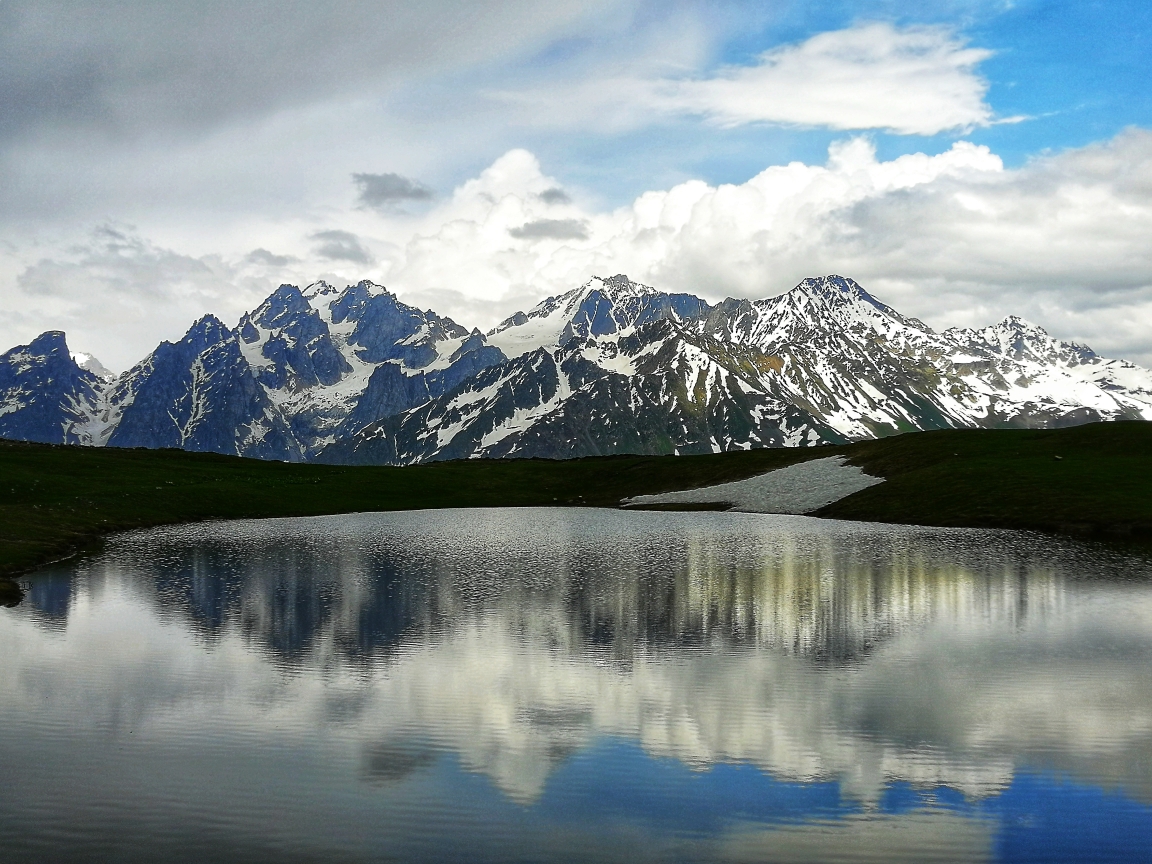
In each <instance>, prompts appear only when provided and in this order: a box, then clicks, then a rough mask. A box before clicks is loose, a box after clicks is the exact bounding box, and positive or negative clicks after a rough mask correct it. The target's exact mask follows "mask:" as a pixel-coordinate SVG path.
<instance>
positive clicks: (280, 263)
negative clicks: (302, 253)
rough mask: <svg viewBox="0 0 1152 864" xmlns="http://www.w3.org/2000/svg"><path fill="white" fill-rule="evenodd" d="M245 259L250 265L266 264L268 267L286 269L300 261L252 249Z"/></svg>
mask: <svg viewBox="0 0 1152 864" xmlns="http://www.w3.org/2000/svg"><path fill="white" fill-rule="evenodd" d="M245 258H246V260H247V261H249V262H250V263H252V264H267V265H268V266H270V267H287V266H288V265H289V264H295V263H296V262H297V261H299V260H300V259H299V258H294V257H293V256H291V255H276V254H273V253H272V252H269V251H268V250H267V249H253V250H252V251H251V252H249V253H248V254H247V255H246V256H245Z"/></svg>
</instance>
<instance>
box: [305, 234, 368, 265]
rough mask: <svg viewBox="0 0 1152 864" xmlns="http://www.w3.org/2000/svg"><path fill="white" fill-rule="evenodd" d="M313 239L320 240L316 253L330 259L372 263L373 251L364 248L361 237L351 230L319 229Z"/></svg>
mask: <svg viewBox="0 0 1152 864" xmlns="http://www.w3.org/2000/svg"><path fill="white" fill-rule="evenodd" d="M312 239H313V240H319V241H320V245H319V246H317V247H316V250H315V252H316V254H317V255H319V256H320V257H321V258H327V259H328V260H330V261H351V262H353V263H354V264H371V263H372V261H373V258H372V255H371V253H370V252H369V251H368V250H367V249H365V248H364V245H363V244H362V243H361V242H360V238H359V237H357V236H356V235H355V234H353V233H351V232H350V231H317V232H316V233H315V234H313V235H312Z"/></svg>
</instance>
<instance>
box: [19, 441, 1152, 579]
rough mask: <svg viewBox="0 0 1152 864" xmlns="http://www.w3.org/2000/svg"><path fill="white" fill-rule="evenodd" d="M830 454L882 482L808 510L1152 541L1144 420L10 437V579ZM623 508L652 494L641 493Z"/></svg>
mask: <svg viewBox="0 0 1152 864" xmlns="http://www.w3.org/2000/svg"><path fill="white" fill-rule="evenodd" d="M829 457H841V458H840V459H839V460H838V461H839V462H841V463H842V464H843V465H844V466H845V467H851V468H852V470H853V471H855V472H857V473H861V472H862V473H863V474H864V475H869V476H871V477H873V478H877V482H875V483H874V484H873V485H868V486H867V487H866V488H862V489H860V490H858V491H852V492H850V493H849V494H846V495H845V496H844V497H840V498H839V500H832V501H831V502H830V503H827V504H825V505H824V506H820V507H818V508H817V509H814V510H809V511H807V513H806V515H810V516H816V517H820V518H833V519H843V520H848V521H868V522H881V523H889V524H905V525H924V526H929V527H955V528H998V529H1018V530H1030V531H1039V532H1042V533H1047V534H1060V535H1065V536H1072V537H1077V538H1080V539H1090V540H1103V541H1106V542H1109V543H1116V542H1119V543H1121V544H1123V543H1134V544H1140V543H1144V542H1148V541H1152V423H1146V422H1141V421H1131V422H1112V423H1096V424H1089V425H1085V426H1077V427H1070V428H1065V429H1056V430H942V431H930V432H915V433H908V434H904V435H898V436H892V437H889V438H882V439H877V440H872V441H864V442H859V443H855V444H847V445H840V446H827V447H816V448H797V449H764V450H748V451H736V452H730V453H721V454H703V455H690V456H627V455H619V456H601V457H587V458H583V459H574V460H567V461H559V460H544V459H523V460H518V459H504V460H461V461H456V462H437V463H431V464H427V465H417V466H411V467H404V468H396V467H350V466H325V465H313V464H287V463H279V462H260V461H258V460H251V459H241V458H238V457H234V456H220V455H216V454H203V453H188V452H184V451H178V450H126V449H110V448H82V447H69V446H63V445H45V444H28V443H21V442H11V441H0V525H3V526H4V527H3V528H2V529H0V577H12V576H18V575H22V574H26V573H28V572H31V571H33V570H36V569H39V568H40V567H43V566H46V565H48V564H50V563H53V562H54V561H58V560H63V559H66V558H68V557H71V556H73V555H76V554H84V553H86V552H89V551H92V550H94V549H96V548H98V547H99V545H100V543H101V541H102V539H103V538H104V537H105V536H107V535H110V534H114V533H118V532H120V531H126V530H132V529H136V528H146V527H153V526H159V525H169V524H179V523H182V522H199V521H205V520H209V519H242V518H272V517H285V516H320V515H338V514H342V513H353V512H386V511H395V510H422V509H442V508H459V507H501V506H514V507H541V506H563V507H580V506H599V507H611V508H620V507H621V506H622V503H623V502H624V500H625V499H635V498H637V497H640V496H662V497H663V498H664V499H665V500H666V503H665V504H664V505H660V504H659V503H658V502H657V501H654V502H653V505H654V506H652V507H651V509H665V508H668V509H670V508H671V507H675V509H685V510H717V509H729V508H727V507H725V506H723V505H722V502H717V501H712V502H704V501H697V502H692V501H682V502H681V503H680V504H676V503H675V499H676V498H677V497H678V496H679V497H683V496H684V495H685V493H686V492H688V491H689V490H700V489H701V487H710V486H721V485H724V484H733V483H736V484H738V485H739V484H740V482H741V481H746V480H749V479H750V478H757V477H760V478H761V479H763V477H764V475H766V474H769V472H773V471H776V470H778V469H787V468H791V467H792V466H797V465H798V464H799V463H805V462H810V461H814V460H828V458H829ZM785 474H788V472H785ZM800 474H801V475H802V474H803V471H802V470H801V471H800ZM781 476H784V475H781ZM879 480H883V482H878V481H879ZM669 493H671V494H669ZM689 497H692V495H689ZM668 499H671V500H668ZM624 509H649V507H647V506H644V505H640V506H637V504H636V503H633V504H632V505H631V506H628V507H625V508H624ZM737 509H739V508H737Z"/></svg>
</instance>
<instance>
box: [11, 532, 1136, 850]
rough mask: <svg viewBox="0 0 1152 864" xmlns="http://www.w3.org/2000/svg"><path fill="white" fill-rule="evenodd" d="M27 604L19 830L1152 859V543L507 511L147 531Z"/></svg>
mask: <svg viewBox="0 0 1152 864" xmlns="http://www.w3.org/2000/svg"><path fill="white" fill-rule="evenodd" d="M25 581H26V587H27V588H28V594H27V597H26V599H25V600H24V602H23V603H22V604H21V605H20V606H17V607H16V608H13V609H0V772H2V778H3V783H0V850H3V851H2V853H0V857H2V858H3V860H4V861H69V860H75V861H88V860H105V861H149V862H152V861H164V862H180V861H196V862H201V861H240V860H242V861H277V862H295V861H332V862H343V861H389V860H396V861H454V860H460V861H585V860H586V861H629V862H633V861H634V862H643V861H685V862H697V861H701V862H703V861H781V862H787V861H821V862H825V861H827V862H832V861H885V862H886V861H915V862H922V861H964V862H968V861H980V860H996V861H1075V862H1091V861H1125V862H1128V861H1139V860H1152V566H1150V565H1149V564H1148V563H1147V562H1146V561H1143V560H1141V559H1138V558H1128V557H1125V556H1124V555H1122V554H1119V553H1115V552H1110V551H1106V550H1102V549H1099V548H1094V547H1090V546H1081V545H1076V544H1073V543H1065V542H1061V541H1056V540H1052V539H1050V538H1041V537H1036V536H1030V535H1023V534H1012V533H1007V532H980V531H952V530H937V529H913V528H899V527H896V528H894V527H890V526H876V525H854V524H848V523H834V522H824V521H819V520H812V519H805V518H802V517H779V516H758V515H745V514H729V513H624V512H615V511H602V510H472V511H438V512H419V513H403V514H366V515H357V516H339V517H324V518H317V519H295V520H269V521H258V522H234V523H216V524H201V525H195V526H182V527H176V528H166V529H160V530H153V531H148V532H140V533H134V534H130V535H124V536H121V537H119V538H116V539H114V540H113V541H112V542H111V543H110V544H109V546H108V548H107V550H106V552H105V553H104V554H102V555H101V556H99V557H96V558H92V559H88V560H85V561H82V562H80V563H78V564H75V565H73V566H71V567H68V568H58V569H53V570H49V571H45V572H42V573H39V574H36V575H35V576H33V577H29V578H28V579H26V580H25Z"/></svg>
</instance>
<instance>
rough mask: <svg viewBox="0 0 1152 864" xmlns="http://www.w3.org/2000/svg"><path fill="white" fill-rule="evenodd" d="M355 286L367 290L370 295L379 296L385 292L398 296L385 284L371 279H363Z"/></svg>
mask: <svg viewBox="0 0 1152 864" xmlns="http://www.w3.org/2000/svg"><path fill="white" fill-rule="evenodd" d="M355 287H357V288H360V289H362V290H364V291H367V292H368V295H369V296H370V297H379V296H381V295H383V294H389V295H391V296H393V297H395V296H396V295H395V294H392V292H391V291H389V290H388V289H387V288H385V287H384V286H383V285H381V284H379V283H378V282H373V281H372V280H371V279H361V280H360V281H359V282H357V283H356V285H355Z"/></svg>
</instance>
